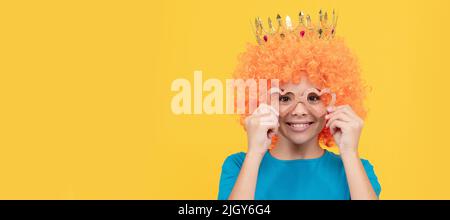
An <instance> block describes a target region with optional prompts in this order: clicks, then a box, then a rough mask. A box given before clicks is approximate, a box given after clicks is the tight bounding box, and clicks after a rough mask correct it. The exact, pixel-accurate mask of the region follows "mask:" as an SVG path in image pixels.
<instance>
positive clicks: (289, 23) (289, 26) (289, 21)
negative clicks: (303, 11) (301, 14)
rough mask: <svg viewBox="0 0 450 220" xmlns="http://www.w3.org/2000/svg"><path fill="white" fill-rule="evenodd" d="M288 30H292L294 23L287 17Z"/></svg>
mask: <svg viewBox="0 0 450 220" xmlns="http://www.w3.org/2000/svg"><path fill="white" fill-rule="evenodd" d="M286 28H287V29H288V30H292V21H291V17H289V16H286Z"/></svg>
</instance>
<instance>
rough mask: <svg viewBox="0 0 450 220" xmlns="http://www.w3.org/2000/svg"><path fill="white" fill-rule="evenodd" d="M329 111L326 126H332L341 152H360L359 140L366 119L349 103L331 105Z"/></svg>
mask: <svg viewBox="0 0 450 220" xmlns="http://www.w3.org/2000/svg"><path fill="white" fill-rule="evenodd" d="M327 111H328V114H327V115H326V116H325V119H328V122H327V124H326V127H329V128H330V131H331V134H332V135H333V138H334V141H335V142H336V144H337V145H338V147H339V151H340V153H341V154H347V153H358V142H359V137H360V136H361V130H362V128H363V125H364V121H363V120H362V119H361V118H360V117H359V116H358V115H357V114H356V113H355V112H354V111H353V109H352V108H351V107H350V106H349V105H341V106H337V107H330V108H328V109H327Z"/></svg>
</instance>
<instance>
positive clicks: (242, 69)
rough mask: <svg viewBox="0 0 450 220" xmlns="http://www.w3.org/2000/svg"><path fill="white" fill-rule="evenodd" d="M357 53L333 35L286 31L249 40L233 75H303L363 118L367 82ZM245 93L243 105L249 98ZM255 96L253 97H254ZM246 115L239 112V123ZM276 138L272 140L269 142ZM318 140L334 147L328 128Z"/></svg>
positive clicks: (291, 78)
mask: <svg viewBox="0 0 450 220" xmlns="http://www.w3.org/2000/svg"><path fill="white" fill-rule="evenodd" d="M360 72H361V70H360V67H359V64H358V61H357V58H356V56H355V55H354V54H353V53H352V52H351V51H350V49H349V48H348V47H347V45H346V44H345V42H344V40H343V39H342V38H340V37H337V36H336V37H334V38H332V39H320V38H302V39H299V38H298V37H297V36H295V35H293V34H292V35H287V36H285V37H284V38H281V37H275V36H274V37H273V38H270V39H269V40H268V41H267V42H264V45H258V44H249V45H248V46H247V49H246V51H245V52H243V53H242V54H241V55H240V56H239V59H238V65H237V67H236V70H235V73H234V78H236V79H279V80H280V84H281V85H282V84H283V83H288V82H292V83H299V82H300V79H301V77H302V76H306V77H307V78H308V79H309V80H310V81H311V82H312V83H313V84H314V85H316V86H318V87H319V88H330V89H331V90H332V91H333V92H334V93H336V105H345V104H348V105H350V106H351V107H352V108H353V110H354V111H355V112H356V113H357V114H358V115H359V116H360V117H361V118H365V116H366V112H367V111H366V109H365V107H364V105H363V101H364V98H365V95H366V90H367V86H365V84H364V82H363V81H362V79H361V77H360ZM251 98H252V97H248V96H247V97H246V105H247V106H248V102H249V99H251ZM253 98H254V97H253ZM247 116H248V115H241V124H243V119H244V118H245V117H247ZM276 140H277V138H276V137H275V138H274V139H273V140H272V146H274V144H275V143H276ZM319 143H320V144H323V145H325V146H328V147H333V146H335V145H336V144H335V143H334V140H333V137H332V135H331V133H330V131H329V129H325V128H324V129H323V130H322V131H321V133H320V134H319Z"/></svg>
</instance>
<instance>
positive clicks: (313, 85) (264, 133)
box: [218, 14, 381, 200]
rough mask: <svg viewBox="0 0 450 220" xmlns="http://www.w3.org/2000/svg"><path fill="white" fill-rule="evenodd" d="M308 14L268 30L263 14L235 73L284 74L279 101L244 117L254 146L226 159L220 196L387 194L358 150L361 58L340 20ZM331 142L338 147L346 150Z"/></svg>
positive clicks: (371, 196) (361, 112) (356, 196)
mask: <svg viewBox="0 0 450 220" xmlns="http://www.w3.org/2000/svg"><path fill="white" fill-rule="evenodd" d="M302 15H303V14H301V16H302ZM301 16H300V23H299V25H298V27H296V28H292V24H290V19H288V18H287V19H286V24H287V25H286V26H284V25H281V22H279V25H280V26H279V28H278V30H277V31H268V32H267V33H270V34H267V35H266V34H265V33H266V32H264V31H263V30H262V25H260V24H261V23H260V20H257V22H256V27H257V30H256V34H257V39H258V42H259V44H258V45H249V46H248V48H247V50H246V51H245V52H244V53H243V54H242V55H241V56H240V59H239V64H238V67H237V69H236V72H235V78H240V79H250V78H252V79H279V80H280V88H279V91H278V92H277V93H275V94H272V95H271V98H272V99H274V98H275V99H277V100H278V101H279V103H278V106H274V107H271V106H268V105H260V106H259V107H258V109H256V111H255V112H253V113H252V114H250V115H244V116H242V124H243V125H244V127H245V130H246V132H247V139H248V141H247V143H248V146H247V147H248V150H247V153H243V152H241V153H236V154H232V155H230V156H228V157H227V158H226V160H225V162H224V163H223V166H222V173H221V177H220V184H219V195H218V198H219V199H245V200H250V199H378V197H379V195H380V191H381V186H380V184H379V182H378V179H377V176H376V174H375V172H374V168H373V166H372V164H371V163H370V162H369V161H368V160H365V159H361V158H360V157H359V154H358V148H359V138H360V135H361V131H362V129H363V118H364V117H365V115H366V110H365V108H364V106H363V101H364V97H365V90H366V89H365V86H364V84H363V82H362V80H361V79H360V69H359V66H358V63H357V60H356V57H355V56H354V55H353V54H352V53H351V51H350V50H349V49H348V47H347V46H346V44H345V43H344V41H343V40H342V39H341V38H339V37H336V36H334V34H335V29H334V28H335V27H336V24H335V23H332V24H331V25H328V24H327V23H326V20H325V23H324V22H322V23H321V24H320V25H317V26H313V25H312V24H311V22H310V21H309V20H307V21H306V22H305V21H303V20H302V19H303V18H302V17H301ZM308 18H309V16H308ZM320 19H321V21H323V20H322V14H321V15H320ZM278 20H279V21H280V20H281V19H280V17H278ZM333 20H334V19H333ZM308 21H309V23H308ZM269 28H270V29H271V30H274V29H273V28H272V27H271V26H269ZM262 34H263V35H264V36H263V37H260V36H259V35H262ZM334 98H335V100H334ZM248 101H249V100H247V102H248ZM322 146H325V149H324V148H322ZM327 147H337V148H338V149H339V155H337V154H334V153H332V152H330V151H328V150H327V149H326V148H327Z"/></svg>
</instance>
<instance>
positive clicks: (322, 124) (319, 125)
mask: <svg viewBox="0 0 450 220" xmlns="http://www.w3.org/2000/svg"><path fill="white" fill-rule="evenodd" d="M316 124H317V125H316V126H317V130H318V132H321V131H322V129H323V128H324V127H325V124H326V120H325V116H323V117H320V118H318V119H317V121H316Z"/></svg>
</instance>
